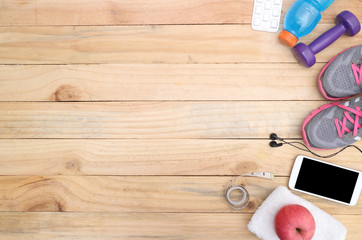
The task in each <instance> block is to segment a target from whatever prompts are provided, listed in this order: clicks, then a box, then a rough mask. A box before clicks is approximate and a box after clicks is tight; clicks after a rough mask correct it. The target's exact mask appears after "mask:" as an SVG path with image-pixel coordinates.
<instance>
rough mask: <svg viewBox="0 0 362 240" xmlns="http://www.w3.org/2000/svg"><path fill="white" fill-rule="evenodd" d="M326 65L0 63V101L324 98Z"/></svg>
mask: <svg viewBox="0 0 362 240" xmlns="http://www.w3.org/2000/svg"><path fill="white" fill-rule="evenodd" d="M322 66H323V64H317V65H316V66H314V67H313V68H310V69H308V70H305V71H300V69H301V67H300V66H299V65H297V64H279V65H275V64H271V63H266V64H248V63H243V64H197V65H196V64H195V65H194V64H177V65H173V64H101V65H98V64H97V65H0V72H1V73H2V74H1V75H0V101H117V100H119V101H122V100H127V101H128V100H146V101H147V100H322V99H323V97H322V95H321V94H320V93H319V91H318V88H317V77H318V74H319V71H320V70H321V69H322ZM281 69H282V70H281ZM246 86H247V87H246ZM286 89H287V90H286Z"/></svg>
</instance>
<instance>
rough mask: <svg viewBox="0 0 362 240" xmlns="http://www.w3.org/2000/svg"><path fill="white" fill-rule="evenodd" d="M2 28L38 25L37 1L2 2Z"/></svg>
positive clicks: (7, 0) (11, 0) (8, 0)
mask: <svg viewBox="0 0 362 240" xmlns="http://www.w3.org/2000/svg"><path fill="white" fill-rule="evenodd" d="M0 10H1V14H0V26H21V25H36V19H37V13H36V12H37V6H36V0H1V1H0Z"/></svg>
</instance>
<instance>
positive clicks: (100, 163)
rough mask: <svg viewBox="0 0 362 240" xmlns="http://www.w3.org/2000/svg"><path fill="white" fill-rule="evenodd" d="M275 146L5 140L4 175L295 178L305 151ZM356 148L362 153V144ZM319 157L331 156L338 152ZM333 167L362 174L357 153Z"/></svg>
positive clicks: (0, 153) (1, 153)
mask: <svg viewBox="0 0 362 240" xmlns="http://www.w3.org/2000/svg"><path fill="white" fill-rule="evenodd" d="M269 141H270V140H252V139H246V140H228V139H224V140H211V139H205V140H203V139H196V140H192V139H175V140H171V139H165V140H160V139H144V140H139V139H127V140H118V139H115V140H110V139H97V140H91V139H26V140H23V139H17V140H13V139H3V140H0V166H1V167H0V175H15V176H16V175H19V176H20V175H24V176H28V175H40V176H44V175H59V174H61V175H240V174H244V173H249V172H253V171H270V172H272V173H274V174H276V175H278V176H289V174H290V170H291V168H292V164H293V162H294V159H295V157H296V156H297V155H298V154H301V153H302V151H299V150H297V149H294V148H292V147H290V146H284V147H282V148H270V147H269V145H268V144H269ZM355 145H357V146H359V147H360V148H362V141H360V142H356V143H355ZM316 152H317V153H319V154H321V155H327V154H331V153H334V152H335V150H330V151H316ZM305 155H309V156H311V157H313V156H312V155H310V154H308V153H305ZM346 159H348V161H346ZM327 161H328V162H331V163H334V164H338V165H341V166H345V167H349V168H352V169H356V170H359V171H362V168H361V161H360V157H359V153H358V151H356V150H354V149H348V150H345V151H344V152H343V153H341V154H339V155H337V156H335V157H333V158H331V159H328V160H327Z"/></svg>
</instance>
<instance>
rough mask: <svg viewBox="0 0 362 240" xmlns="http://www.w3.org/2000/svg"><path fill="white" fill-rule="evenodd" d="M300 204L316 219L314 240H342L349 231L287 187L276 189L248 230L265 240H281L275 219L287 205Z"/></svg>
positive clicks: (255, 215)
mask: <svg viewBox="0 0 362 240" xmlns="http://www.w3.org/2000/svg"><path fill="white" fill-rule="evenodd" d="M288 204H299V205H302V206H304V207H305V208H307V209H308V210H309V211H310V212H311V214H312V215H313V217H314V221H315V223H316V231H315V233H314V236H313V240H342V239H345V238H346V234H347V229H346V228H345V227H344V226H343V224H342V223H340V222H339V221H338V220H337V219H335V218H334V217H332V216H331V215H329V214H328V213H326V212H324V211H323V210H321V209H320V208H318V207H316V206H314V205H313V204H312V203H310V202H308V201H306V200H304V199H302V198H300V197H298V196H296V195H294V194H293V193H291V192H290V191H289V190H288V189H287V188H286V187H283V186H280V187H278V188H276V189H275V190H274V191H273V192H272V193H271V194H270V195H269V196H268V198H267V199H266V200H265V201H264V202H263V203H262V205H261V206H260V207H259V208H258V210H257V211H256V212H255V214H254V215H253V217H252V218H251V220H250V222H249V224H248V228H249V230H250V231H251V232H252V233H254V234H255V235H256V236H257V237H259V238H260V239H263V240H279V238H278V236H277V234H276V233H275V230H274V218H275V215H276V214H277V213H278V211H279V210H280V209H281V208H282V207H283V206H285V205H288Z"/></svg>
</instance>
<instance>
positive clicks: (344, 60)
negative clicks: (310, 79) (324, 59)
mask: <svg viewBox="0 0 362 240" xmlns="http://www.w3.org/2000/svg"><path fill="white" fill-rule="evenodd" d="M318 86H319V89H320V91H321V93H322V94H323V96H324V97H325V98H327V99H329V100H337V101H338V102H333V103H329V104H325V105H323V106H321V107H319V108H318V109H316V110H314V111H313V112H312V113H311V114H310V115H309V116H308V117H307V118H306V119H305V120H304V123H303V125H302V135H303V140H304V142H305V143H306V144H307V146H309V147H311V148H314V149H320V150H322V149H334V148H339V147H344V146H347V145H349V144H352V143H354V142H356V141H359V140H361V139H362V96H359V94H361V93H362V45H358V46H354V47H351V48H348V49H346V50H344V51H343V52H341V53H339V54H338V55H337V56H335V57H333V58H332V59H331V60H330V61H329V62H328V64H327V65H326V66H324V68H323V69H322V71H321V73H320V74H319V78H318ZM350 97H353V98H352V99H350V100H349V101H340V100H343V99H347V98H350Z"/></svg>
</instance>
